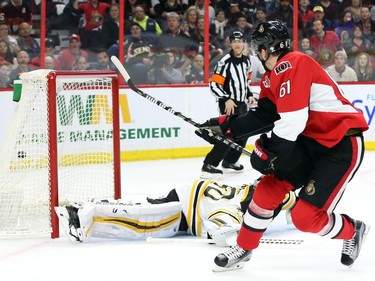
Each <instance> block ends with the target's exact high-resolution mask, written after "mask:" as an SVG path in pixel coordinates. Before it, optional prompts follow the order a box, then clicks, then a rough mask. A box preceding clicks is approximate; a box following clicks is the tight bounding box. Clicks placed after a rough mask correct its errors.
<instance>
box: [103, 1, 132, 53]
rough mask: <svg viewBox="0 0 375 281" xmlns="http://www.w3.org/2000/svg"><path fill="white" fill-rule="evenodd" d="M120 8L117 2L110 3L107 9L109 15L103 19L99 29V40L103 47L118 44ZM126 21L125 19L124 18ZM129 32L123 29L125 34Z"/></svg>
mask: <svg viewBox="0 0 375 281" xmlns="http://www.w3.org/2000/svg"><path fill="white" fill-rule="evenodd" d="M119 15H120V9H119V6H118V4H116V3H115V4H112V5H111V8H110V10H109V15H108V16H107V17H106V18H105V19H104V22H103V25H102V29H101V40H102V44H103V47H104V48H106V49H108V48H109V47H111V46H112V45H113V44H118V38H119V34H120V28H119V25H120V20H119ZM125 21H126V20H125ZM125 25H126V23H125ZM127 33H130V30H129V32H127V31H126V30H125V34H127Z"/></svg>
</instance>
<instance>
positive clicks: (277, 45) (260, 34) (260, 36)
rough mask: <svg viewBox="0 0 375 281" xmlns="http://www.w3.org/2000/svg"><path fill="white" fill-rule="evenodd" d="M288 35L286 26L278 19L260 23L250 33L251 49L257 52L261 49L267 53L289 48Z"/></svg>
mask: <svg viewBox="0 0 375 281" xmlns="http://www.w3.org/2000/svg"><path fill="white" fill-rule="evenodd" d="M289 48H290V36H289V32H288V29H287V28H286V26H285V25H284V24H283V23H282V22H281V21H279V20H271V21H267V22H265V23H260V24H259V25H258V26H257V27H256V28H255V30H254V31H253V33H252V35H251V49H252V50H253V51H254V52H255V54H258V53H259V52H260V51H261V50H262V49H264V50H266V51H267V53H268V54H272V53H275V52H278V51H281V50H289Z"/></svg>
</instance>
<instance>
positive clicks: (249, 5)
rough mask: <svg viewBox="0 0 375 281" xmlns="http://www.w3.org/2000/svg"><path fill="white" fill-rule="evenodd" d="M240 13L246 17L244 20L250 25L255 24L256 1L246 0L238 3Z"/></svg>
mask: <svg viewBox="0 0 375 281" xmlns="http://www.w3.org/2000/svg"><path fill="white" fill-rule="evenodd" d="M239 6H240V10H241V12H242V13H243V14H244V15H245V16H246V20H247V22H248V23H250V24H251V25H254V24H255V14H256V11H257V9H258V6H259V5H258V0H246V1H241V2H240V3H239Z"/></svg>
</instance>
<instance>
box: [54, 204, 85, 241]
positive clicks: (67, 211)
mask: <svg viewBox="0 0 375 281" xmlns="http://www.w3.org/2000/svg"><path fill="white" fill-rule="evenodd" d="M55 211H56V213H57V216H58V217H59V221H60V222H61V224H62V226H63V228H64V230H65V232H66V234H67V235H68V237H69V239H70V240H71V241H72V242H84V240H85V239H84V238H85V235H84V232H83V230H82V228H81V224H80V222H79V217H78V208H77V207H75V206H73V205H68V206H65V207H55Z"/></svg>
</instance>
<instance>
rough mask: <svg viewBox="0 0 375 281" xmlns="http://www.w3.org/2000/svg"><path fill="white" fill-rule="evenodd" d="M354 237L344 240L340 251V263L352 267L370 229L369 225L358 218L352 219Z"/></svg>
mask: <svg viewBox="0 0 375 281" xmlns="http://www.w3.org/2000/svg"><path fill="white" fill-rule="evenodd" d="M353 223H354V230H355V232H354V237H353V238H352V239H350V240H344V243H343V246H342V252H341V263H342V264H343V265H346V266H348V267H352V266H353V264H354V262H355V260H356V259H357V258H358V255H359V252H360V251H361V248H362V245H363V243H364V242H365V239H366V236H367V234H368V232H369V231H370V226H369V225H366V224H365V223H364V222H362V221H360V220H354V221H353Z"/></svg>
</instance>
